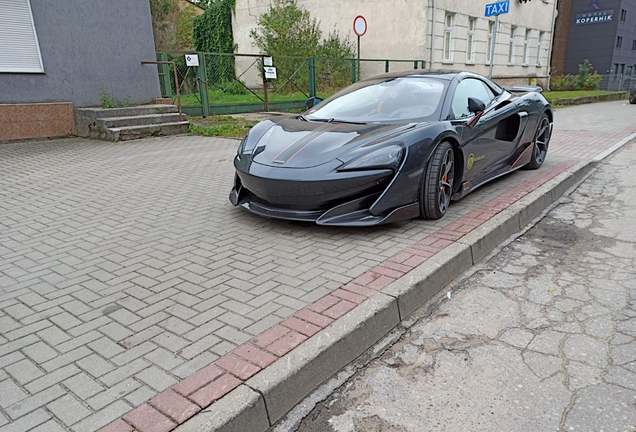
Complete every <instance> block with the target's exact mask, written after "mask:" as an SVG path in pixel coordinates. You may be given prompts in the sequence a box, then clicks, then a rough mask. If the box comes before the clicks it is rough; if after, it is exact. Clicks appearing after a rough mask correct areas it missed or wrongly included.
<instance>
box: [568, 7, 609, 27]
mask: <svg viewBox="0 0 636 432" xmlns="http://www.w3.org/2000/svg"><path fill="white" fill-rule="evenodd" d="M613 19H614V9H611V10H602V11H595V12H585V13H580V14H576V21H575V22H574V25H585V24H600V23H604V22H610V21H612V20H613Z"/></svg>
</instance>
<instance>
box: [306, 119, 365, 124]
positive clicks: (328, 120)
mask: <svg viewBox="0 0 636 432" xmlns="http://www.w3.org/2000/svg"><path fill="white" fill-rule="evenodd" d="M311 120H312V121H319V122H325V123H346V124H355V125H365V124H366V123H365V122H355V121H348V120H338V119H335V118H333V117H332V118H329V119H321V118H312V119H311Z"/></svg>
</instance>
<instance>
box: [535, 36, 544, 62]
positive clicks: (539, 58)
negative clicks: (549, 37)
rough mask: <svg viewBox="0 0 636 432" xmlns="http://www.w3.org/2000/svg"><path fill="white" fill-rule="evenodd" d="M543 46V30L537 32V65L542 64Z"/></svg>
mask: <svg viewBox="0 0 636 432" xmlns="http://www.w3.org/2000/svg"><path fill="white" fill-rule="evenodd" d="M544 46H545V32H539V43H538V44H537V66H543V50H544V49H545V48H544Z"/></svg>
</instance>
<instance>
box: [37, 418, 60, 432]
mask: <svg viewBox="0 0 636 432" xmlns="http://www.w3.org/2000/svg"><path fill="white" fill-rule="evenodd" d="M65 430H66V429H65V428H63V427H62V426H60V424H59V423H58V422H56V421H55V420H49V421H47V422H46V423H43V424H41V425H40V426H38V427H36V428H35V429H31V432H65Z"/></svg>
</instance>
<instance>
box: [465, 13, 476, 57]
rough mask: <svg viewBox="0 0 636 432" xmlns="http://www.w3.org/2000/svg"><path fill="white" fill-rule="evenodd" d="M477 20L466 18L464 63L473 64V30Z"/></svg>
mask: <svg viewBox="0 0 636 432" xmlns="http://www.w3.org/2000/svg"><path fill="white" fill-rule="evenodd" d="M476 27H477V18H470V17H469V18H468V40H467V41H466V42H467V43H466V63H475V28H476Z"/></svg>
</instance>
